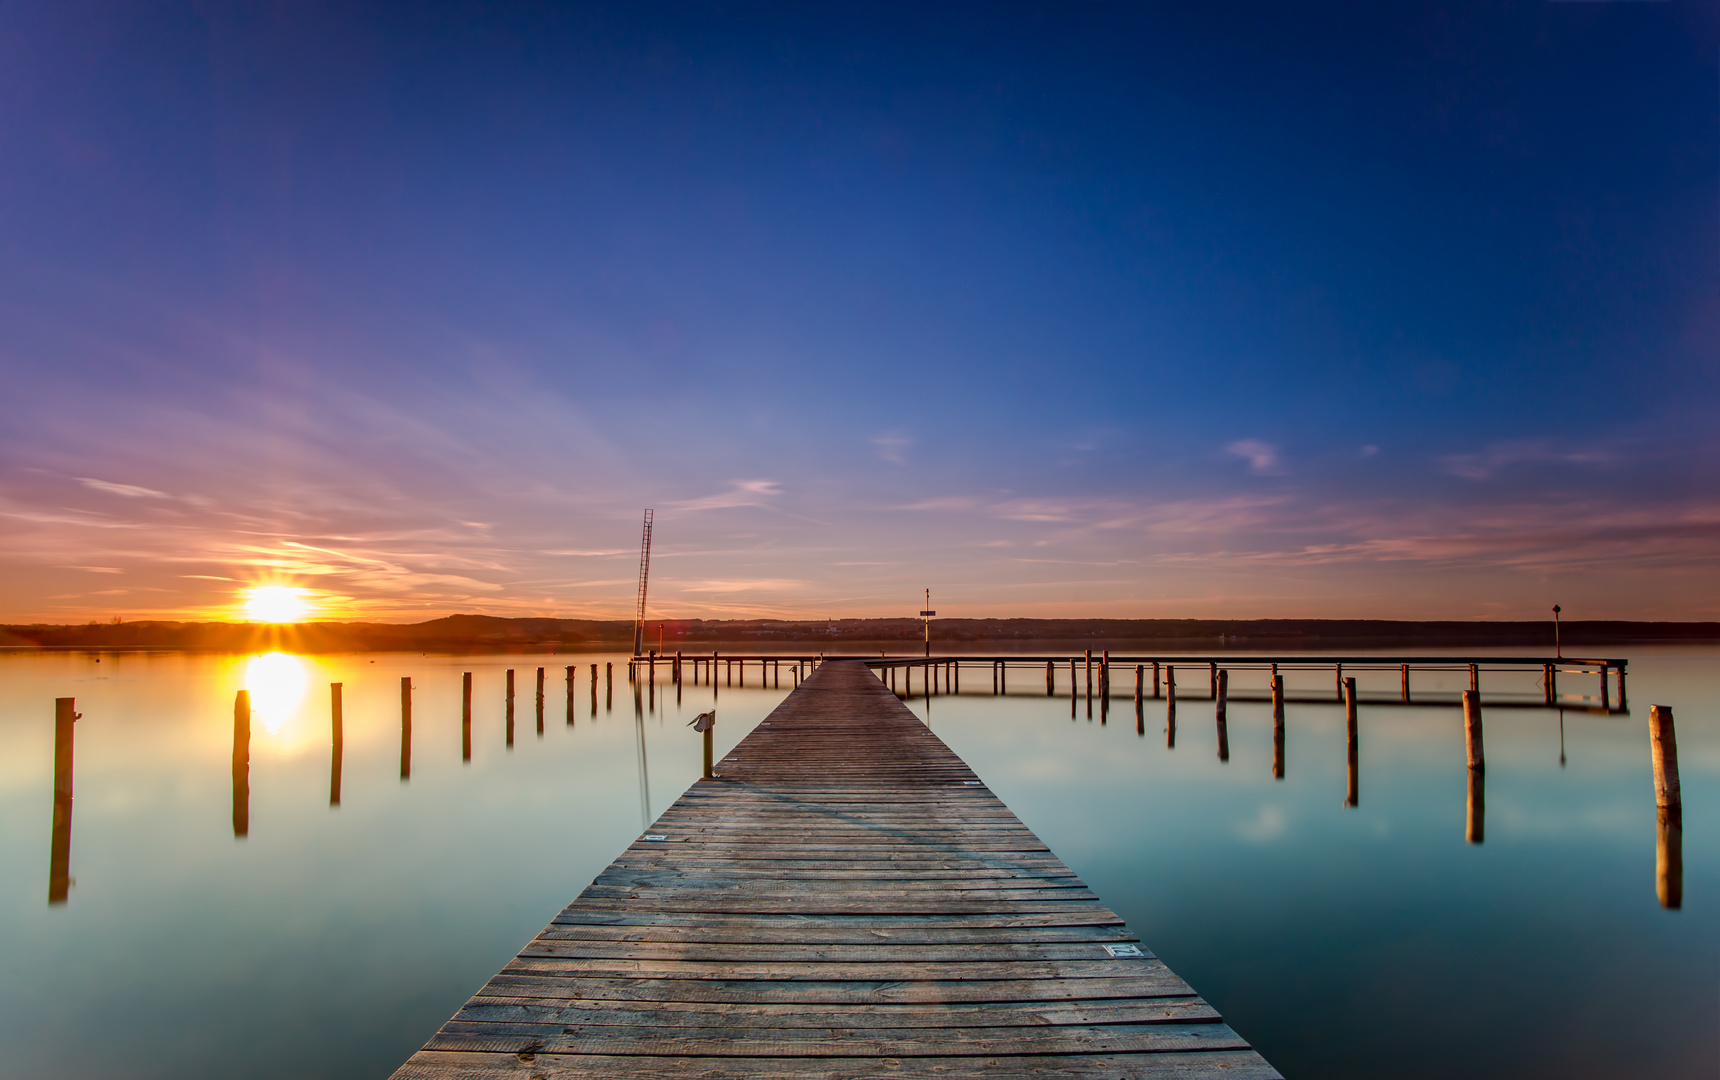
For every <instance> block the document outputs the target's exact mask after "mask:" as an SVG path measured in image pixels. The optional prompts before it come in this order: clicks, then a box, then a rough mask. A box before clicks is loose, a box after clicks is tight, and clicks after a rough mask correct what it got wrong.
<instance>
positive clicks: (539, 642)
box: [0, 615, 1720, 652]
mask: <svg viewBox="0 0 1720 1080" xmlns="http://www.w3.org/2000/svg"><path fill="white" fill-rule="evenodd" d="M659 625H661V626H662V627H663V631H662V648H663V649H664V650H665V651H667V652H674V651H675V650H677V649H681V650H684V651H705V652H708V651H710V649H711V648H712V647H713V646H716V645H721V644H728V645H739V646H742V647H745V646H748V645H752V644H756V645H761V646H762V645H773V644H779V643H789V642H793V643H797V646H798V647H800V648H806V649H817V650H820V651H825V652H839V651H854V650H857V649H858V648H859V647H860V646H871V647H872V648H873V649H878V648H884V649H889V650H890V651H892V652H906V651H910V650H912V649H915V648H917V647H918V643H919V642H920V641H921V640H922V635H923V634H924V628H923V626H922V625H921V623H920V621H919V620H918V619H833V620H823V619H820V620H811V621H795V620H787V619H693V620H679V621H674V620H668V619H663V620H652V621H651V623H650V632H649V633H648V634H647V635H646V641H647V646H648V647H649V648H656V647H657V641H658V632H657V627H658V626H659ZM1561 637H1562V641H1563V643H1564V645H1565V647H1566V648H1571V647H1573V646H1582V645H1601V644H1607V645H1618V644H1631V643H1642V644H1647V643H1655V642H1662V643H1664V642H1699V641H1701V642H1707V641H1720V622H1629V621H1622V620H1592V621H1572V622H1566V623H1564V625H1563V627H1562V630H1561ZM632 638H633V624H632V623H631V622H628V621H622V620H595V619H541V618H525V619H505V618H498V617H495V616H490V615H449V616H446V617H444V618H440V619H432V620H430V621H429V622H422V623H411V624H394V623H360V622H353V623H340V622H308V623H299V624H287V625H277V624H273V623H226V622H156V621H144V622H117V623H87V624H78V625H69V626H55V625H47V624H32V625H5V626H0V646H11V647H26V648H27V647H32V646H33V647H38V648H75V649H182V650H206V651H213V652H249V651H254V650H257V649H278V648H286V649H294V650H299V651H305V652H401V651H411V652H426V651H436V652H443V651H453V650H470V649H522V648H544V647H554V648H567V649H591V650H596V649H605V650H615V649H628V648H630V647H631V646H632ZM932 643H933V648H934V650H936V649H939V648H944V649H952V648H953V649H957V650H960V649H964V648H972V647H974V646H979V645H985V646H989V647H991V648H992V649H993V650H995V651H1009V650H1010V649H1011V647H1012V646H1015V645H1019V646H1021V647H1026V646H1028V645H1029V644H1033V645H1039V646H1043V645H1044V644H1046V643H1068V644H1071V645H1074V646H1075V647H1077V648H1086V647H1095V646H1096V647H1099V648H1109V649H1119V648H1123V647H1133V648H1190V647H1198V648H1202V649H1211V648H1214V647H1217V648H1221V649H1222V648H1236V649H1262V648H1271V649H1283V648H1300V649H1333V648H1370V647H1376V646H1378V647H1387V646H1391V647H1396V646H1404V645H1434V646H1439V645H1451V646H1484V647H1509V646H1536V647H1539V646H1546V647H1551V646H1552V644H1553V624H1552V622H1551V621H1550V620H1538V621H1534V622H1455V621H1447V622H1406V621H1390V620H1381V619H938V620H934V621H933V623H932Z"/></svg>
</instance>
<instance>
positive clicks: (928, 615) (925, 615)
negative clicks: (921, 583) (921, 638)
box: [920, 589, 937, 656]
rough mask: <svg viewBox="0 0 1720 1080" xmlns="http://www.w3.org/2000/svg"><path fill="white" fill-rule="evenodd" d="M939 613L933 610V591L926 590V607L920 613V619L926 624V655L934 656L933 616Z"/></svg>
mask: <svg viewBox="0 0 1720 1080" xmlns="http://www.w3.org/2000/svg"><path fill="white" fill-rule="evenodd" d="M936 614H937V612H935V611H933V610H932V590H930V589H927V590H926V607H925V610H923V611H921V612H920V618H921V619H922V620H924V622H925V624H926V655H927V656H931V655H932V616H933V615H936Z"/></svg>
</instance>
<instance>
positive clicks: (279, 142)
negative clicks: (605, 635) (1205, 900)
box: [0, 2, 1720, 621]
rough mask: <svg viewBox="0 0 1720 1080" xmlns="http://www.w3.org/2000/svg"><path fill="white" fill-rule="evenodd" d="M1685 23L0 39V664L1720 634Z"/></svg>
mask: <svg viewBox="0 0 1720 1080" xmlns="http://www.w3.org/2000/svg"><path fill="white" fill-rule="evenodd" d="M1716 23H1717V14H1716V8H1715V6H1714V5H1712V4H1696V3H1678V2H1674V3H1657V4H1638V3H1514V4H1474V5H1460V4H1446V3H1441V4H1428V5H1417V4H1413V3H1403V4H1389V5H1380V4H1360V3H1358V4H1326V5H1282V4H1271V3H1262V4H1200V5H1184V4H1046V5H1011V4H997V3H988V4H977V5H953V4H952V5H940V6H931V5H895V6H892V5H879V4H866V5H860V4H855V5H815V6H810V9H809V6H808V5H786V4H756V5H755V4H715V3H710V4H689V5H676V4H661V5H633V4H628V5H621V4H617V5H609V6H606V7H583V8H574V7H565V8H564V6H562V5H542V6H536V5H523V4H522V5H479V4H469V5H460V4H446V5H438V4H412V5H369V6H366V5H314V4H280V5H265V4H258V5H237V4H234V5H182V6H175V5H172V4H148V5H146V4H77V3H51V4H29V3H25V4H8V5H6V6H5V7H4V8H0V375H3V376H4V379H5V382H6V384H7V386H8V387H9V393H8V399H9V402H10V405H11V407H10V408H7V409H5V410H3V415H0V522H4V523H5V524H4V527H3V528H0V617H3V618H8V619H12V620H23V619H47V620H55V621H59V620H74V619H76V620H81V619H86V618H107V617H110V616H114V615H118V616H123V617H126V618H140V617H145V616H149V615H174V616H180V615H200V614H209V613H221V612H223V611H226V610H229V609H230V608H231V606H232V604H233V602H234V597H235V595H236V594H237V593H238V591H239V590H242V589H243V588H245V587H246V586H249V585H253V584H257V583H263V582H270V583H284V584H291V585H297V586H299V587H302V588H306V589H308V590H310V593H311V594H312V595H313V596H314V597H315V598H316V599H317V601H318V603H319V605H320V610H322V611H323V612H324V613H325V614H328V615H338V616H348V615H362V616H366V617H381V618H390V619H401V618H415V617H423V616H430V615H439V614H444V613H447V612H450V611H488V612H494V613H498V614H561V615H568V616H576V615H607V616H621V617H625V616H628V615H630V614H631V606H632V585H633V578H634V575H635V572H636V566H635V560H636V558H637V544H638V524H639V522H638V519H639V515H640V511H641V510H642V509H643V508H644V507H646V506H651V507H653V508H655V509H656V511H657V516H658V522H659V528H658V541H657V548H656V555H657V558H656V561H655V562H654V566H653V580H654V583H655V588H654V593H653V594H654V597H655V601H654V603H653V605H652V606H653V613H654V614H656V615H658V616H660V617H666V618H672V617H700V616H703V617H714V616H731V615H733V616H749V615H780V616H794V617H819V616H825V615H899V614H911V613H912V612H914V611H916V610H917V609H918V606H919V590H920V589H922V588H924V587H926V586H930V587H931V588H932V589H933V590H934V599H935V601H936V602H937V605H938V607H939V609H940V610H941V611H945V612H947V613H949V614H959V615H1057V616H1079V615H1092V616H1114V617H1160V616H1164V617H1181V616H1236V617H1248V616H1279V617H1296V616H1308V617H1318V616H1377V617H1402V618H1420V617H1457V618H1467V617H1479V618H1487V617H1497V618H1505V617H1525V616H1527V617H1539V616H1540V615H1541V614H1542V613H1543V612H1544V611H1545V610H1546V608H1548V607H1550V606H1551V604H1552V603H1554V602H1559V603H1562V604H1564V605H1565V607H1566V608H1567V609H1568V610H1569V611H1570V612H1571V613H1572V614H1573V615H1576V616H1578V617H1583V616H1593V617H1627V618H1628V617H1638V618H1715V617H1720V595H1717V589H1716V586H1717V585H1720V574H1717V557H1720V543H1717V541H1720V484H1717V479H1720V478H1717V477H1716V471H1715V467H1714V464H1713V463H1714V461H1715V453H1714V451H1715V450H1716V444H1717V439H1716V436H1715V422H1714V420H1713V417H1714V415H1715V407H1716V405H1717V404H1720V387H1717V385H1716V370H1717V369H1716V364H1715V360H1716V354H1717V350H1720V292H1717V286H1720V32H1717V29H1720V27H1717V25H1716Z"/></svg>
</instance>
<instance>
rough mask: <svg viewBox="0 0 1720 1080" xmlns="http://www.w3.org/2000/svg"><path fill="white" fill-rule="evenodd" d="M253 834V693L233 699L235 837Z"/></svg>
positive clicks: (243, 694) (244, 691)
mask: <svg viewBox="0 0 1720 1080" xmlns="http://www.w3.org/2000/svg"><path fill="white" fill-rule="evenodd" d="M250 832H251V692H250V691H249V690H241V691H239V693H238V694H237V695H236V696H235V697H234V698H233V835H234V836H247V835H249V834H250Z"/></svg>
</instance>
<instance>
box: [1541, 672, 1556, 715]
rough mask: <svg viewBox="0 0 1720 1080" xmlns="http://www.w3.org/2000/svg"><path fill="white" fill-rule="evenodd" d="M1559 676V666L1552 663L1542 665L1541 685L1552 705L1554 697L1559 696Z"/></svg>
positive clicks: (1547, 700) (1549, 703) (1548, 701)
mask: <svg viewBox="0 0 1720 1080" xmlns="http://www.w3.org/2000/svg"><path fill="white" fill-rule="evenodd" d="M1558 677H1559V676H1558V668H1557V667H1555V666H1554V665H1552V664H1542V665H1541V687H1542V689H1543V690H1544V691H1545V692H1546V702H1547V704H1548V705H1551V704H1552V703H1553V699H1554V698H1556V697H1557V696H1558V693H1559V691H1558Z"/></svg>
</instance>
